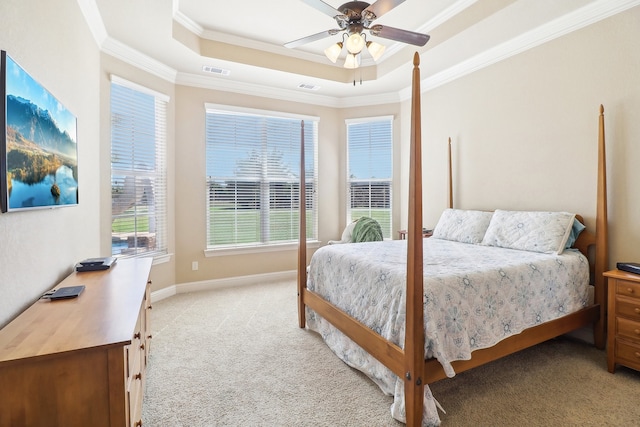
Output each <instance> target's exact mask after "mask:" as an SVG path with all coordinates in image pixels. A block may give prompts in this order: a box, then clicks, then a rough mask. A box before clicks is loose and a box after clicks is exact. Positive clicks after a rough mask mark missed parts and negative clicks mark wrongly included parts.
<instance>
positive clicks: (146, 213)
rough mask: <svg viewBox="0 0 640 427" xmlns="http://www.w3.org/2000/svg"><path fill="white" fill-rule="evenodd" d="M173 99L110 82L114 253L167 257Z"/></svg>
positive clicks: (112, 242) (112, 234) (112, 233)
mask: <svg viewBox="0 0 640 427" xmlns="http://www.w3.org/2000/svg"><path fill="white" fill-rule="evenodd" d="M168 101H169V98H168V97H167V96H165V95H162V94H158V93H155V92H153V91H151V90H149V89H146V88H143V87H141V86H138V85H136V84H134V83H130V82H127V81H126V80H123V79H120V78H118V77H116V76H112V80H111V220H112V221H111V253H112V255H122V256H136V255H145V256H148V255H164V254H166V253H167V196H166V193H167V178H166V175H167V174H166V116H167V112H166V110H167V103H168Z"/></svg>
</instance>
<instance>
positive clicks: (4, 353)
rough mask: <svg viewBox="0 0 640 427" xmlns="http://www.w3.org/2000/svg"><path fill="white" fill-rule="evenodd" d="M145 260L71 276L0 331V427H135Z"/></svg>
mask: <svg viewBox="0 0 640 427" xmlns="http://www.w3.org/2000/svg"><path fill="white" fill-rule="evenodd" d="M151 262H152V260H151V258H135V259H120V260H118V262H117V263H116V264H115V265H114V266H112V267H111V268H110V269H109V270H106V271H99V272H98V271H96V272H83V273H76V272H74V273H73V274H71V275H70V276H69V277H67V278H66V279H64V280H63V281H62V282H61V283H60V284H59V285H58V286H56V288H60V287H65V286H76V285H85V287H86V288H85V290H84V292H82V293H81V294H80V296H79V297H77V298H74V299H67V300H58V301H49V300H38V301H37V302H36V303H35V304H33V305H32V306H31V307H29V308H28V309H27V310H25V311H24V312H23V313H22V314H20V315H19V316H18V317H17V318H16V319H15V320H13V321H12V322H11V323H9V324H8V325H7V326H6V327H4V328H3V329H1V330H0V426H12V427H19V426H29V427H34V426H42V427H45V426H46V427H53V426H60V427H74V426H83V427H86V426H92V427H101V426H110V427H115V426H118V427H124V426H140V425H142V421H141V415H142V396H143V390H144V381H145V368H146V364H147V357H148V355H149V340H150V339H151V335H150V329H149V315H148V310H149V309H150V308H151V305H150V295H149V292H150V289H149V288H150V282H149V272H150V270H151Z"/></svg>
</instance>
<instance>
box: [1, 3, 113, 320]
mask: <svg viewBox="0 0 640 427" xmlns="http://www.w3.org/2000/svg"><path fill="white" fill-rule="evenodd" d="M0 28H1V30H0V48H2V49H3V50H5V51H7V52H8V54H9V55H10V56H11V57H12V58H13V59H14V60H15V61H16V62H17V63H18V64H20V65H21V66H22V67H23V68H24V69H25V70H26V71H27V72H28V73H29V74H30V75H31V76H32V77H33V78H34V79H35V80H37V81H38V82H40V83H41V84H42V85H43V86H44V87H45V88H47V90H48V91H49V92H51V93H52V94H53V95H54V96H55V97H56V98H57V99H58V100H59V101H61V102H62V103H63V104H64V105H65V107H66V108H67V109H69V110H70V111H71V112H72V113H74V114H75V115H76V117H77V119H78V128H77V142H78V162H79V165H78V185H79V200H80V204H79V206H77V207H64V208H59V209H47V210H35V211H29V212H10V213H4V214H0V291H1V292H2V298H0V326H3V325H4V324H6V323H7V322H8V321H9V320H11V319H12V318H14V317H15V316H16V315H17V314H18V313H20V312H21V311H22V310H23V309H24V308H25V307H27V306H28V305H30V304H31V303H33V302H34V301H35V300H36V299H37V298H38V297H39V296H40V294H41V293H42V292H44V291H45V290H47V289H49V288H51V287H53V286H54V285H55V284H57V283H58V282H59V281H60V280H61V279H62V278H64V277H65V276H66V275H68V274H69V273H70V272H71V271H72V266H73V264H74V263H75V262H76V261H78V260H79V259H82V258H85V257H90V256H99V255H100V251H99V238H100V236H99V228H98V220H99V218H100V210H99V204H98V200H99V196H100V194H99V193H100V191H99V181H98V178H99V170H100V164H99V156H98V152H99V150H98V148H99V144H100V141H99V134H98V128H99V116H98V111H99V92H98V90H97V88H98V76H99V74H100V61H99V54H98V50H97V47H96V45H95V43H94V41H93V38H92V36H91V33H90V32H89V30H88V28H87V25H86V23H85V20H84V18H83V16H82V14H81V12H80V10H79V8H78V5H77V3H76V1H75V0H56V1H55V2H53V1H39V0H3V1H2V2H0ZM107 173H108V172H107Z"/></svg>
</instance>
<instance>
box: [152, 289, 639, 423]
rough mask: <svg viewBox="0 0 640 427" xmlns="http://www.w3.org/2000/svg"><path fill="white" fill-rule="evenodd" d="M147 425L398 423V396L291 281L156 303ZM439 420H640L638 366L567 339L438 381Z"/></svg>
mask: <svg viewBox="0 0 640 427" xmlns="http://www.w3.org/2000/svg"><path fill="white" fill-rule="evenodd" d="M151 329H152V333H153V339H152V343H151V356H150V360H149V366H148V371H147V378H146V389H145V397H144V404H143V425H144V426H158V427H165V426H166V427H182V426H185V427H186V426H189V427H199V426H202V427H204V426H363V427H364V426H402V425H403V424H402V423H399V422H397V421H395V420H393V419H392V418H391V415H390V410H389V407H390V405H391V401H392V398H391V397H390V396H386V395H384V394H383V393H382V391H381V390H380V389H379V388H378V387H377V386H376V385H375V384H373V382H371V381H370V380H369V379H368V378H366V377H365V376H364V375H362V374H361V373H359V372H357V371H355V370H353V369H351V368H350V367H348V366H347V365H345V364H344V363H343V362H341V361H340V360H339V359H338V358H337V357H336V356H335V355H334V354H333V353H332V352H331V350H329V349H328V348H327V347H326V346H325V345H324V344H323V342H322V340H321V339H320V338H319V336H318V335H317V334H315V333H314V332H311V331H308V330H303V329H300V328H298V321H297V302H296V285H295V281H286V282H278V283H265V284H260V285H251V286H243V287H236V288H229V289H219V290H212V291H202V292H194V293H188V294H178V295H175V296H173V297H171V298H167V299H165V300H161V301H158V302H156V303H154V304H153V310H151ZM430 387H431V389H432V391H433V394H434V396H435V397H436V399H437V400H438V401H439V402H440V404H441V405H442V406H443V407H444V409H445V410H446V411H447V414H442V413H441V414H440V417H441V419H442V425H443V426H474V427H479V426H640V373H639V372H637V371H634V370H631V369H627V368H624V367H621V368H618V370H617V371H616V373H615V374H614V375H612V374H610V373H609V372H607V369H606V354H605V352H604V351H601V350H597V349H595V348H594V347H593V346H591V345H588V344H584V343H580V342H576V341H574V340H569V339H557V340H552V341H548V342H546V343H543V344H540V345H538V346H536V347H534V348H532V349H528V350H525V351H522V352H520V353H518V354H515V355H512V356H509V357H507V358H504V359H501V360H499V361H496V362H493V363H490V364H488V365H485V366H483V367H480V368H476V369H474V370H472V371H469V372H465V373H462V374H460V375H457V376H456V377H454V378H452V379H447V380H443V381H439V382H437V383H435V384H432V385H431V386H430Z"/></svg>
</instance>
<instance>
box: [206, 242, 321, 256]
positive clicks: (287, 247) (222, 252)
mask: <svg viewBox="0 0 640 427" xmlns="http://www.w3.org/2000/svg"><path fill="white" fill-rule="evenodd" d="M320 246H321V242H320V241H318V240H309V241H307V248H310V249H317V248H319V247H320ZM297 249H298V244H297V243H284V244H280V245H268V246H267V245H265V246H248V247H244V248H220V249H205V250H204V256H205V257H207V258H210V257H215V256H226V255H245V254H257V253H265V252H281V251H293V250H297Z"/></svg>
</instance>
